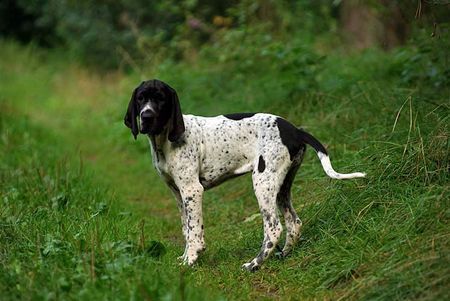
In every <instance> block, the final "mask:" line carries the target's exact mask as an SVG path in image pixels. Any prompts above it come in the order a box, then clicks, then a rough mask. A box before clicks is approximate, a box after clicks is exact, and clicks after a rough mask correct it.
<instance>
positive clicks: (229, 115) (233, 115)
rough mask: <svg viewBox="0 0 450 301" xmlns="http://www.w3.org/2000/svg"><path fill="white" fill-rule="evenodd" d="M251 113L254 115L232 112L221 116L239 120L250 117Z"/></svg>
mask: <svg viewBox="0 0 450 301" xmlns="http://www.w3.org/2000/svg"><path fill="white" fill-rule="evenodd" d="M253 115H255V113H232V114H224V115H223V116H224V117H226V118H228V119H232V120H241V119H244V118H250V117H252V116H253Z"/></svg>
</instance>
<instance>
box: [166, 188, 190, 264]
mask: <svg viewBox="0 0 450 301" xmlns="http://www.w3.org/2000/svg"><path fill="white" fill-rule="evenodd" d="M169 187H170V190H171V191H172V193H173V195H174V196H175V199H176V200H177V207H178V210H179V211H180V215H181V227H182V230H183V238H184V242H185V248H184V252H183V255H181V256H179V257H178V259H179V260H181V261H184V258H185V257H186V250H187V248H186V247H187V231H186V222H185V221H186V210H184V202H183V198H182V197H181V193H180V190H179V189H178V187H176V186H175V184H169Z"/></svg>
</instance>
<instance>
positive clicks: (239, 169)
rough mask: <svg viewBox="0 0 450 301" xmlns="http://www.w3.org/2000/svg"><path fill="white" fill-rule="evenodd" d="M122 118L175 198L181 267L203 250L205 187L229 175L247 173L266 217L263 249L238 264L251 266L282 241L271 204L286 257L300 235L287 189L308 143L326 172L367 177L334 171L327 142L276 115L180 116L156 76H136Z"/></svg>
mask: <svg viewBox="0 0 450 301" xmlns="http://www.w3.org/2000/svg"><path fill="white" fill-rule="evenodd" d="M138 120H139V121H138ZM125 124H126V126H127V127H129V128H130V129H131V132H132V134H133V136H134V138H136V136H137V135H138V133H139V131H140V132H141V133H142V134H146V135H147V136H148V139H149V141H150V146H151V152H152V158H153V164H154V166H155V167H156V169H157V171H158V173H159V174H160V176H161V178H162V179H163V180H164V181H165V182H166V184H167V185H168V186H169V187H170V189H171V190H172V192H173V194H174V195H175V197H176V199H177V201H178V207H179V209H180V212H181V221H182V226H183V235H184V238H185V240H186V248H185V250H184V254H183V256H182V257H181V259H182V261H183V263H184V264H187V265H192V264H194V263H195V261H196V260H197V258H198V256H199V254H200V252H201V251H203V250H204V249H205V241H204V235H203V216H202V196H203V191H204V190H206V189H209V188H211V187H214V186H217V185H219V184H220V183H222V182H224V181H225V180H227V179H229V178H233V177H237V176H240V175H243V174H246V173H249V172H251V173H252V180H253V188H254V191H255V195H256V198H257V199H258V204H259V208H260V210H261V215H262V218H263V223H264V241H263V243H262V247H261V251H260V252H259V254H258V255H257V256H256V257H255V258H254V259H253V260H251V261H250V262H248V263H245V264H244V265H243V267H244V268H245V269H247V270H249V271H254V270H256V269H258V267H259V266H260V265H261V264H262V262H263V261H264V260H266V259H267V258H268V257H269V256H270V254H271V253H272V252H273V250H274V249H275V247H276V246H277V244H278V241H279V239H280V236H281V233H282V226H281V222H280V219H279V217H278V212H277V208H278V209H279V210H280V211H281V213H282V214H283V216H284V220H285V224H286V228H287V233H286V243H285V245H284V247H283V249H282V251H281V255H282V256H285V255H287V254H288V253H289V252H290V251H291V249H292V247H293V245H294V244H295V243H296V242H297V241H298V239H299V237H300V228H301V226H302V222H301V221H300V219H299V218H298V216H297V214H296V212H295V210H294V208H293V207H292V203H291V193H290V190H291V186H292V182H293V180H294V177H295V174H296V172H297V170H298V168H299V166H300V164H301V163H302V159H303V156H304V154H305V150H306V144H309V145H311V146H312V147H313V148H314V149H315V150H316V152H317V155H318V156H319V159H320V161H321V163H322V166H323V169H324V170H325V173H326V174H327V175H328V176H329V177H331V178H334V179H350V178H358V177H364V176H365V174H364V173H359V172H357V173H351V174H340V173H337V172H336V171H334V170H333V167H332V166H331V163H330V159H329V157H328V155H327V151H326V150H325V147H324V146H323V145H322V144H321V143H320V142H319V141H318V140H317V139H316V138H314V137H313V136H312V135H310V134H308V133H306V132H305V131H303V130H301V129H298V128H297V127H295V126H294V125H292V124H291V123H289V122H287V121H286V120H284V119H282V118H281V117H278V116H275V115H271V114H265V113H237V114H226V115H220V116H216V117H201V116H194V115H182V114H181V109H180V103H179V100H178V96H177V93H176V92H175V90H174V89H172V88H171V87H170V86H168V85H167V84H165V83H164V82H162V81H159V80H149V81H145V82H142V83H141V84H140V85H139V86H138V87H137V88H136V89H135V90H134V92H133V95H132V96H131V100H130V103H129V105H128V110H127V113H126V115H125Z"/></svg>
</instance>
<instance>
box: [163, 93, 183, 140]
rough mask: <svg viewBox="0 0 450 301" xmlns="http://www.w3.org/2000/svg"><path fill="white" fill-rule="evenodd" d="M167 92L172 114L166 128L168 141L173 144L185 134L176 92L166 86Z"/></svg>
mask: <svg viewBox="0 0 450 301" xmlns="http://www.w3.org/2000/svg"><path fill="white" fill-rule="evenodd" d="M166 86H167V88H168V90H169V96H170V101H171V104H172V112H171V117H170V120H169V126H168V131H169V134H168V139H169V141H170V142H175V141H177V140H178V139H180V138H181V136H182V135H183V133H184V132H185V130H186V129H185V127H184V121H183V114H181V107H180V101H179V100H178V95H177V92H175V90H174V89H172V88H171V87H170V86H169V85H166Z"/></svg>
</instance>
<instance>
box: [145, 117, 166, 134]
mask: <svg viewBox="0 0 450 301" xmlns="http://www.w3.org/2000/svg"><path fill="white" fill-rule="evenodd" d="M162 130H163V129H162V127H161V126H159V125H158V122H157V120H156V118H154V117H144V118H141V130H140V132H141V133H142V134H148V135H159V134H161V132H162Z"/></svg>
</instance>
